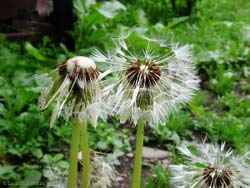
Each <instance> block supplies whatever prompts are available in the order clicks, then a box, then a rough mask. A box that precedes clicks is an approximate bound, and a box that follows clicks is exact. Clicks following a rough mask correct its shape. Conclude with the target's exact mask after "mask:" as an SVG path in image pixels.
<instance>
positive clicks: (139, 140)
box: [132, 119, 144, 188]
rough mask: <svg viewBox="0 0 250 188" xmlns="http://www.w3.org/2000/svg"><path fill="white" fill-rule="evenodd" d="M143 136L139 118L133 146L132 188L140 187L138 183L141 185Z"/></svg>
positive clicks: (142, 127)
mask: <svg viewBox="0 0 250 188" xmlns="http://www.w3.org/2000/svg"><path fill="white" fill-rule="evenodd" d="M143 138H144V121H143V120H141V119H140V120H139V121H138V123H137V133H136V146H135V147H136V148H135V160H134V172H133V179H132V188H140V185H141V167H142V147H143Z"/></svg>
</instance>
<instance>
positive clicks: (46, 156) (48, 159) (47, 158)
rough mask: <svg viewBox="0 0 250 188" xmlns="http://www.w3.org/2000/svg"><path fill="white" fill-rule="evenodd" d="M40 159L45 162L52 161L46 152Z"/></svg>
mask: <svg viewBox="0 0 250 188" xmlns="http://www.w3.org/2000/svg"><path fill="white" fill-rule="evenodd" d="M42 161H43V162H45V163H51V162H52V161H53V158H52V156H51V155H48V154H46V155H44V156H43V159H42Z"/></svg>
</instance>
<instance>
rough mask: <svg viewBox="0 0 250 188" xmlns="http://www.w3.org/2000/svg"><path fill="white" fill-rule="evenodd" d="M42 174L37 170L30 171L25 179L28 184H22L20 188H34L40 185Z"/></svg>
mask: <svg viewBox="0 0 250 188" xmlns="http://www.w3.org/2000/svg"><path fill="white" fill-rule="evenodd" d="M41 176H42V174H41V173H40V172H38V171H36V170H32V171H30V172H29V173H28V174H27V176H26V177H25V179H24V182H27V183H26V184H22V185H21V186H20V188H27V187H32V186H33V185H36V186H37V185H39V181H40V179H41Z"/></svg>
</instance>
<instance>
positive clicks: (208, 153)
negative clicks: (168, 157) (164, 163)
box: [169, 143, 250, 188]
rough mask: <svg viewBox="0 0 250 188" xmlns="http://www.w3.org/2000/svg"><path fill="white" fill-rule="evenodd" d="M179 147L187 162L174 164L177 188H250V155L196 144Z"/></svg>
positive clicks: (173, 175)
mask: <svg viewBox="0 0 250 188" xmlns="http://www.w3.org/2000/svg"><path fill="white" fill-rule="evenodd" d="M193 146H194V149H195V151H193V150H191V149H189V147H187V145H182V146H181V147H179V148H178V149H179V151H180V152H181V154H183V155H184V156H185V159H186V160H187V161H186V162H185V163H184V164H178V165H170V166H169V170H170V174H171V179H170V181H171V184H172V186H173V187H175V188H191V187H192V188H250V178H249V177H250V153H247V154H244V155H242V156H237V155H233V152H232V150H225V143H223V144H222V145H212V144H205V143H203V144H195V145H193Z"/></svg>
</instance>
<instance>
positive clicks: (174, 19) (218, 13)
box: [0, 0, 250, 188]
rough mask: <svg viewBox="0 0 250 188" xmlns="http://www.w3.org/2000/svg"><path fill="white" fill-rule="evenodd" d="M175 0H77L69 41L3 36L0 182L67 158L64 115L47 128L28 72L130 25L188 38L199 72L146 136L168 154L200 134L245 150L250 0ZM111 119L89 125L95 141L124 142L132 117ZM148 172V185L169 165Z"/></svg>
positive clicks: (108, 146)
mask: <svg viewBox="0 0 250 188" xmlns="http://www.w3.org/2000/svg"><path fill="white" fill-rule="evenodd" d="M174 2H175V4H173V1H171V0H159V1H157V2H155V1H152V0H137V1H125V0H121V1H103V2H95V1H93V0H92V1H86V2H85V1H81V0H75V1H74V5H75V13H76V16H77V21H76V24H75V28H74V30H72V31H70V33H71V34H72V36H73V38H74V41H75V51H69V50H68V49H67V47H66V46H65V45H64V44H63V43H59V44H57V43H54V42H53V41H52V40H51V39H50V38H49V37H44V38H43V42H42V43H40V44H39V45H38V46H36V47H34V46H33V45H32V44H31V43H30V42H28V41H27V42H25V43H24V44H18V43H12V42H9V41H7V40H6V39H5V38H4V37H3V36H1V37H0V70H1V74H0V159H1V163H0V182H3V181H6V180H7V181H13V182H14V181H20V180H24V181H28V180H32V181H33V182H34V184H37V183H39V182H42V181H44V180H46V178H48V176H49V173H48V167H50V166H55V165H56V166H57V167H59V168H61V169H67V167H68V163H67V159H68V152H69V151H68V148H69V140H70V135H71V125H70V124H69V125H65V122H64V121H63V119H62V120H59V121H57V123H56V125H55V126H54V127H53V129H49V125H48V124H49V118H50V114H51V111H48V112H45V113H43V114H41V113H40V112H39V108H38V105H37V100H38V97H39V85H40V84H41V83H40V82H39V80H37V79H36V76H35V75H36V74H41V73H43V72H46V71H49V70H51V68H53V67H55V65H56V64H58V63H60V62H62V61H63V60H64V59H66V58H70V57H73V56H75V55H89V54H90V52H91V49H92V48H93V47H97V48H99V49H105V48H106V49H108V48H109V46H110V44H109V41H111V38H112V37H114V36H118V35H120V34H122V33H126V32H127V31H129V30H130V29H131V28H134V29H136V30H138V31H140V32H141V33H146V34H148V35H151V36H154V37H159V39H172V38H174V40H175V41H180V43H181V44H185V43H188V44H190V45H191V46H192V47H193V51H194V59H195V61H196V63H197V70H198V74H199V76H200V78H201V80H202V82H201V90H200V91H199V92H198V93H197V95H196V97H195V98H194V100H193V101H192V103H191V104H190V105H189V106H188V107H187V108H181V107H180V108H179V110H178V112H175V113H173V114H171V115H170V119H169V123H168V124H167V125H159V126H154V127H150V128H149V131H147V132H146V136H145V145H148V146H153V147H157V148H161V149H164V150H168V151H171V152H172V153H173V157H172V161H173V162H178V160H181V159H180V158H179V157H178V155H177V154H176V149H175V148H176V146H177V145H179V144H180V143H181V142H183V141H193V140H201V139H204V138H205V137H206V139H207V141H209V142H224V141H225V142H226V143H227V144H228V146H231V147H233V148H234V149H235V151H236V152H237V153H239V154H240V153H242V152H244V151H246V150H249V148H250V147H249V146H250V134H249V132H250V85H249V83H250V17H249V11H250V1H247V0H236V1H231V0H221V1H217V0H197V1H191V5H190V4H188V2H189V1H188V0H187V1H181V0H176V1H174ZM136 42H137V41H134V43H135V45H136ZM102 68H103V67H102V66H101V65H100V67H99V69H100V70H101V69H102ZM118 122H119V121H118V119H112V120H110V121H109V123H108V124H107V123H103V122H99V123H98V126H97V129H93V128H91V127H89V128H90V130H89V131H90V145H91V148H92V149H93V150H97V151H101V152H105V153H107V152H114V151H123V152H124V153H128V152H130V151H131V148H132V147H133V145H134V143H133V142H131V140H133V139H131V138H133V137H132V135H133V131H134V127H133V126H130V125H119V123H118ZM149 174H150V175H149V176H150V177H149V178H148V180H147V185H146V184H145V187H148V188H156V187H157V188H165V187H168V173H167V171H166V170H165V169H164V168H162V167H161V165H160V164H155V165H151V167H150V168H149ZM10 187H11V186H10ZM12 187H16V186H12ZM20 187H22V188H25V187H37V185H34V186H32V185H29V186H28V185H23V186H20Z"/></svg>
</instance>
